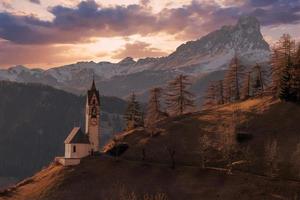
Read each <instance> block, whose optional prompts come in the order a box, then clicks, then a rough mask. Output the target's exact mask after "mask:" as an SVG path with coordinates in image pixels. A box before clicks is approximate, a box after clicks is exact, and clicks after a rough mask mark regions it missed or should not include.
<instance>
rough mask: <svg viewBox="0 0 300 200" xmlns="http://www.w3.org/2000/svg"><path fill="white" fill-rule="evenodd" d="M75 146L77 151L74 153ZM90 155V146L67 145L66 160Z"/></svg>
mask: <svg viewBox="0 0 300 200" xmlns="http://www.w3.org/2000/svg"><path fill="white" fill-rule="evenodd" d="M74 146H76V151H75V152H73V149H74ZM89 154H90V144H65V157H66V158H83V157H86V156H88V155H89Z"/></svg>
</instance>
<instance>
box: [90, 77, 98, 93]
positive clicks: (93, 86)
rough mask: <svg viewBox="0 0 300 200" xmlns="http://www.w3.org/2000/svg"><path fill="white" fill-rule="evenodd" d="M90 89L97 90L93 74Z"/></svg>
mask: <svg viewBox="0 0 300 200" xmlns="http://www.w3.org/2000/svg"><path fill="white" fill-rule="evenodd" d="M91 90H97V88H96V84H95V78H94V76H93V83H92V87H91Z"/></svg>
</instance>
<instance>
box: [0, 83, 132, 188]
mask: <svg viewBox="0 0 300 200" xmlns="http://www.w3.org/2000/svg"><path fill="white" fill-rule="evenodd" d="M0 94H1V98H0V158H1V159H0V184H1V180H3V181H4V178H1V177H15V178H24V177H27V176H30V175H32V174H33V173H35V172H36V171H38V170H40V169H41V168H42V167H43V166H46V165H48V163H49V162H51V161H52V160H53V159H54V157H55V156H58V155H63V154H64V144H63V142H64V139H65V138H66V136H67V135H68V134H69V132H70V131H71V129H72V128H73V126H75V125H76V126H80V125H81V126H83V125H84V123H83V122H84V121H83V118H84V113H85V112H84V109H85V100H86V99H85V97H84V96H77V95H74V94H70V93H67V92H65V91H62V90H57V89H54V88H52V87H50V86H44V85H40V84H23V83H13V82H3V81H0ZM100 101H101V143H102V144H104V143H106V141H107V140H108V139H109V138H111V135H112V133H115V132H119V131H121V130H122V129H123V128H122V127H123V120H122V114H123V112H124V110H125V107H126V102H125V101H123V100H121V99H118V98H116V97H104V96H101V97H100ZM6 179H7V178H6ZM0 187H1V186H0Z"/></svg>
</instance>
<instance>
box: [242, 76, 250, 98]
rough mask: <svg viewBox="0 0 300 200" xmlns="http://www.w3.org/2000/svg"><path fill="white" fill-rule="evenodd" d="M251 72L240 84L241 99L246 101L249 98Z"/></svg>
mask: <svg viewBox="0 0 300 200" xmlns="http://www.w3.org/2000/svg"><path fill="white" fill-rule="evenodd" d="M250 89H251V72H248V73H247V75H246V76H245V78H244V80H243V84H242V91H241V99H242V100H246V99H248V98H249V97H251V91H250Z"/></svg>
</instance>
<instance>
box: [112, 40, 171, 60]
mask: <svg viewBox="0 0 300 200" xmlns="http://www.w3.org/2000/svg"><path fill="white" fill-rule="evenodd" d="M167 54H168V53H167V52H163V51H161V50H159V49H158V48H154V47H151V45H150V44H148V43H146V42H139V41H137V42H134V43H127V44H126V45H125V46H124V47H123V48H121V49H119V50H117V51H114V52H113V56H112V58H114V59H123V58H125V57H133V58H144V57H161V56H166V55H167Z"/></svg>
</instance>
